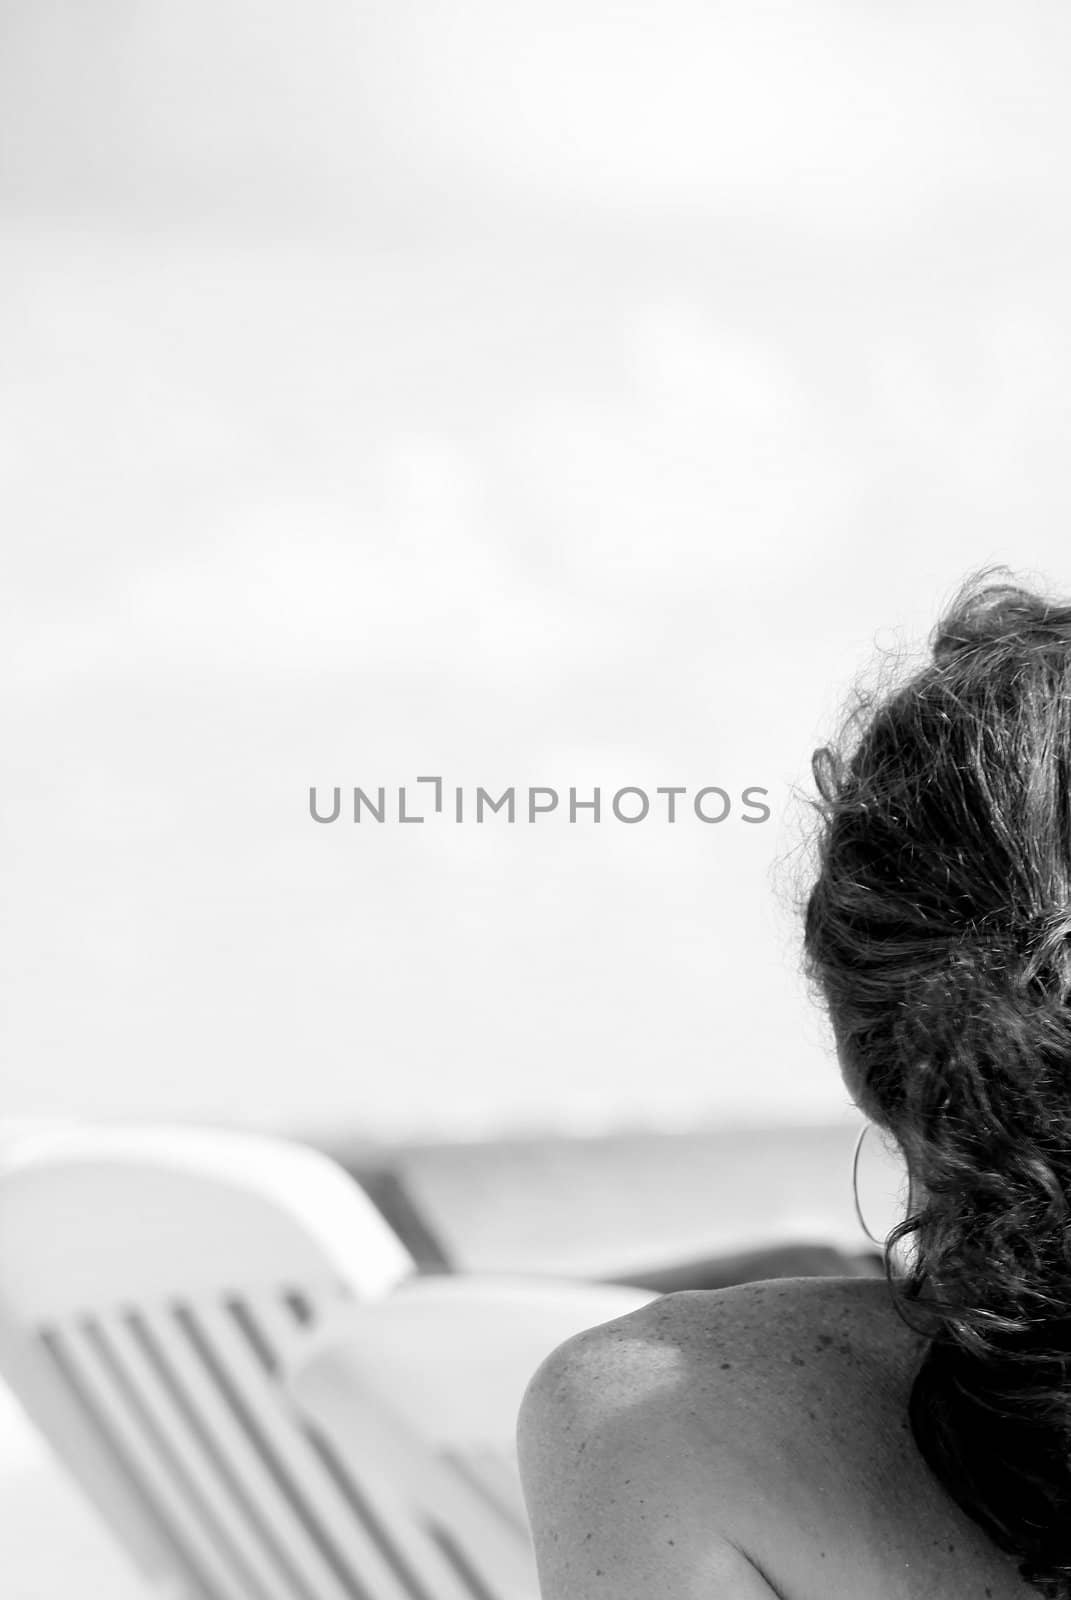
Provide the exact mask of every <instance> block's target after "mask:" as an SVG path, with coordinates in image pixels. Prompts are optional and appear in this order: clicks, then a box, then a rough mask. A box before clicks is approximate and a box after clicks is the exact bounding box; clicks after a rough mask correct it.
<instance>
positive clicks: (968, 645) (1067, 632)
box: [931, 575, 1071, 667]
mask: <svg viewBox="0 0 1071 1600" xmlns="http://www.w3.org/2000/svg"><path fill="white" fill-rule="evenodd" d="M982 576H984V575H982ZM978 585H979V579H978V578H973V579H972V580H971V581H970V583H969V584H968V585H966V586H965V588H964V589H963V590H961V591H960V593H959V595H957V597H956V599H955V600H954V601H953V603H952V605H951V606H950V607H949V608H948V610H947V612H946V613H945V615H944V617H943V618H942V619H941V621H940V622H939V623H938V624H937V627H936V628H935V629H934V632H933V635H932V638H931V648H932V651H933V659H934V661H935V662H936V663H937V665H938V666H939V667H943V666H947V665H948V664H949V662H951V661H955V660H956V659H957V658H958V657H959V656H962V655H964V654H965V653H966V652H968V651H971V650H977V649H980V648H982V647H984V646H987V645H995V644H1000V643H1003V642H1014V643H1015V645H1016V646H1017V647H1021V646H1022V645H1023V644H1025V643H1027V642H1028V641H1029V640H1031V639H1033V640H1035V641H1036V642H1037V643H1038V644H1042V645H1044V644H1054V643H1059V644H1061V645H1065V646H1066V645H1067V644H1069V643H1071V607H1068V606H1056V605H1052V604H1051V603H1050V602H1048V601H1047V600H1046V599H1045V598H1044V597H1043V596H1041V595H1037V594H1033V593H1032V592H1031V591H1030V590H1029V589H1023V588H1020V587H1019V586H1018V585H1017V584H1013V583H990V584H986V585H985V586H984V587H979V586H978Z"/></svg>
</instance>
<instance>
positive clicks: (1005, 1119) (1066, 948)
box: [805, 577, 1071, 1596]
mask: <svg viewBox="0 0 1071 1600" xmlns="http://www.w3.org/2000/svg"><path fill="white" fill-rule="evenodd" d="M814 772H815V781H816V783H817V786H818V790H819V795H820V800H819V810H820V813H821V815H822V831H821V835H820V842H819V868H818V874H817V878H816V881H815V883H814V885H813V888H812V889H811V892H810V895H809V898H808V902H807V908H806V919H805V949H806V956H807V963H808V968H809V971H810V973H811V975H812V976H813V977H814V978H815V979H816V980H817V982H818V984H819V986H820V988H821V990H822V993H823V995H824V997H825V1000H826V1002H827V1004H828V1007H829V1010H830V1014H831V1017H832V1021H833V1025H834V1030H835V1032H836V1035H837V1040H838V1047H839V1050H840V1053H841V1057H842V1061H843V1062H844V1066H845V1072H846V1076H847V1078H848V1080H849V1082H850V1084H851V1086H852V1088H853V1091H854V1092H855V1094H856V1097H857V1099H858V1100H859V1103H860V1104H861V1106H862V1107H863V1109H864V1110H865V1111H866V1112H867V1113H868V1114H869V1115H870V1116H871V1117H872V1118H873V1119H874V1120H875V1121H877V1122H879V1123H880V1124H882V1125H883V1126H884V1127H886V1128H887V1129H888V1130H889V1131H890V1132H891V1133H892V1134H893V1136H894V1137H895V1139H896V1140H897V1142H898V1143H899V1145H900V1147H901V1149H902V1150H903V1152H904V1155H905V1158H906V1160H907V1163H908V1168H909V1171H910V1173H911V1177H912V1185H913V1194H914V1195H916V1196H919V1197H921V1198H919V1199H918V1200H916V1202H915V1203H914V1206H913V1209H912V1212H911V1215H910V1216H909V1217H908V1218H907V1220H906V1221H905V1223H904V1224H903V1225H902V1227H901V1229H899V1230H897V1232H898V1233H899V1234H901V1235H902V1236H908V1235H910V1236H912V1241H913V1260H912V1267H911V1270H910V1272H909V1274H908V1275H907V1277H906V1278H905V1279H904V1280H903V1281H901V1282H899V1283H897V1285H896V1289H897V1293H898V1295H899V1296H900V1299H901V1303H902V1304H903V1305H905V1306H906V1305H908V1304H912V1305H914V1306H917V1307H919V1308H920V1309H924V1310H925V1312H926V1315H927V1317H928V1330H929V1331H930V1332H931V1333H932V1335H933V1339H932V1342H931V1344H930V1346H929V1350H928V1354H927V1357H926V1360H925V1362H924V1364H923V1367H922V1370H921V1371H920V1373H919V1376H918V1379H917V1381H916V1384H915V1390H914V1394H913V1400H912V1422H913V1426H914V1429H915V1434H916V1438H917V1439H918V1442H919V1445H920V1448H921V1449H922V1450H923V1453H924V1454H925V1456H926V1458H927V1459H928V1460H929V1461H930V1463H931V1465H932V1466H933V1467H934V1469H935V1470H936V1471H937V1472H938V1475H939V1476H940V1477H941V1478H942V1479H943V1481H944V1482H945V1483H946V1485H947V1487H948V1488H949V1490H950V1491H951V1492H952V1493H953V1495H954V1496H955V1497H956V1498H957V1500H959V1502H960V1503H961V1504H962V1505H964V1506H965V1508H966V1509H968V1510H969V1511H970V1512H971V1514H972V1515H973V1516H975V1517H976V1519H977V1520H978V1521H979V1522H981V1523H982V1524H983V1526H985V1527H986V1528H987V1529H988V1531H989V1532H990V1533H991V1534H992V1535H993V1536H994V1537H995V1538H996V1539H997V1540H998V1541H999V1542H1000V1543H1001V1544H1002V1545H1004V1546H1005V1548H1007V1549H1009V1550H1013V1551H1014V1552H1015V1553H1016V1554H1018V1555H1019V1556H1020V1558H1021V1559H1022V1560H1023V1562H1024V1571H1026V1573H1027V1574H1028V1576H1030V1577H1031V1578H1032V1579H1033V1580H1034V1581H1035V1582H1037V1583H1038V1584H1039V1587H1041V1588H1042V1589H1043V1592H1047V1593H1050V1594H1052V1595H1060V1596H1063V1595H1067V1596H1071V1207H1069V1203H1068V1197H1069V1196H1071V604H1062V603H1057V602H1054V601H1052V600H1048V599H1046V598H1044V597H1043V596H1041V595H1038V594H1036V593H1033V592H1032V591H1030V590H1029V589H1025V588H1020V587H1015V586H1013V585H1010V584H1004V583H1000V584H997V583H993V582H987V581H986V580H985V578H984V577H983V578H981V579H978V580H975V581H974V582H972V583H971V584H970V585H968V586H967V588H966V589H965V590H964V591H963V592H962V593H961V594H960V596H959V597H958V598H957V600H956V601H955V602H954V604H953V605H952V607H951V608H950V609H949V611H948V612H947V613H946V615H945V616H944V617H943V618H942V620H941V621H940V623H939V624H938V626H937V628H936V630H935V632H934V635H933V641H932V655H931V659H930V660H929V661H928V663H927V664H926V665H925V666H924V667H923V668H922V669H921V670H920V671H919V672H917V674H916V675H915V676H914V677H913V678H912V679H911V680H910V681H909V682H907V683H906V684H904V685H903V686H901V687H900V688H898V689H897V690H895V691H894V692H892V693H890V694H889V695H888V696H886V697H885V698H884V699H883V700H881V701H879V703H877V704H876V705H873V706H870V707H869V708H868V709H867V710H866V712H865V714H859V713H857V714H856V715H855V716H853V718H852V720H851V722H850V724H849V730H848V735H847V737H846V740H845V742H844V746H843V748H841V749H839V750H825V751H822V752H819V754H818V755H817V756H816V758H815V765H814ZM1046 1585H1047V1586H1048V1587H1046Z"/></svg>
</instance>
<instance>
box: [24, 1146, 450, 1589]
mask: <svg viewBox="0 0 1071 1600" xmlns="http://www.w3.org/2000/svg"><path fill="white" fill-rule="evenodd" d="M411 1268H412V1263H411V1260H410V1258H409V1256H408V1255H407V1253H406V1251H405V1250H404V1249H403V1248H402V1246H401V1245H400V1244H399V1242H398V1240H397V1238H396V1237H395V1236H394V1234H393V1233H392V1232H391V1230H389V1229H388V1228H387V1227H386V1225H385V1224H384V1223H383V1221H382V1219H381V1218H380V1217H379V1215H378V1213H377V1212H376V1211H375V1209H374V1208H373V1207H372V1205H371V1203H370V1202H369V1201H368V1200H367V1198H366V1197H365V1196H364V1195H363V1194H362V1193H361V1191H360V1190H359V1188H358V1187H357V1186H356V1185H355V1184H354V1183H353V1182H352V1181H351V1180H350V1179H349V1178H348V1177H347V1176H346V1175H345V1174H344V1173H343V1172H342V1171H341V1169H340V1168H338V1167H336V1166H335V1165H334V1164H333V1163H332V1162H330V1161H328V1160H327V1159H326V1158H324V1157H322V1156H320V1155H319V1154H317V1153H316V1152H314V1151H312V1150H309V1149H306V1148H304V1147H302V1146H299V1145H293V1144H287V1143H283V1142H281V1141H276V1140H267V1139H261V1138H253V1137H246V1136H241V1135H231V1134H224V1133H203V1132H194V1131H186V1130H182V1129H168V1130H159V1131H152V1130H144V1129H142V1130H129V1131H128V1130H103V1129H86V1130H75V1131H72V1130H69V1129H65V1130H63V1131H61V1132H57V1133H55V1134H54V1135H53V1134H48V1133H42V1134H39V1135H38V1134H34V1135H32V1136H29V1135H27V1136H24V1137H20V1138H19V1139H18V1140H17V1141H13V1142H12V1144H11V1146H10V1147H9V1148H8V1150H7V1151H6V1152H5V1159H4V1161H3V1164H2V1166H0V1376H2V1377H3V1378H4V1379H6V1381H7V1382H8V1384H9V1385H10V1387H11V1388H12V1390H13V1391H14V1393H15V1394H16V1396H17V1397H18V1399H19V1401H20V1402H21V1404H22V1406H23V1407H24V1409H25V1410H26V1411H27V1412H28V1413H29V1415H30V1416H31V1418H32V1419H33V1420H34V1422H36V1424H37V1425H38V1427H39V1428H40V1429H41V1431H42V1432H43V1433H44V1434H45V1436H46V1437H47V1438H48V1439H49V1441H50V1442H51V1444H52V1445H53V1447H54V1448H55V1450H56V1451H57V1452H58V1454H59V1455H60V1456H61V1457H62V1459H63V1460H64V1462H65V1463H66V1465H67V1467H68V1468H69V1469H70V1471H71V1472H72V1473H73V1474H74V1476H75V1478H76V1479H77V1481H78V1482H79V1484H80V1485H81V1487H82V1489H83V1490H84V1491H85V1493H86V1494H87V1495H88V1496H89V1497H90V1498H91V1500H92V1501H93V1502H94V1504H95V1505H96V1506H97V1508H98V1510H99V1511H100V1512H101V1513H102V1514H103V1516H104V1517H105V1518H106V1519H107V1521H108V1522H109V1524H110V1525H111V1527H112V1529H113V1531H114V1532H115V1533H116V1534H117V1535H118V1536H119V1537H120V1538H121V1540H122V1541H123V1543H124V1544H125V1545H126V1547H127V1550H128V1552H129V1553H130V1554H131V1555H132V1556H133V1557H134V1558H135V1560H136V1561H137V1563H138V1565H139V1567H140V1568H141V1570H142V1573H143V1574H144V1576H145V1578H146V1579H147V1580H149V1581H150V1582H151V1584H152V1585H153V1586H154V1589H153V1592H159V1591H161V1590H162V1591H166V1592H167V1593H168V1594H174V1595H184V1596H189V1597H191V1600H194V1597H195V1600H355V1597H356V1600H380V1596H383V1597H384V1600H386V1597H390V1600H394V1597H395V1596H396V1595H401V1594H405V1593H406V1592H405V1591H404V1590H401V1589H399V1587H398V1582H397V1576H396V1573H395V1571H394V1569H393V1567H392V1565H391V1561H390V1559H389V1557H388V1556H387V1555H385V1554H384V1553H383V1551H381V1550H379V1549H377V1548H376V1546H375V1544H374V1541H373V1539H372V1538H371V1536H370V1535H368V1534H366V1533H364V1532H363V1531H362V1528H361V1526H360V1525H359V1524H358V1522H357V1521H356V1519H355V1516H354V1511H353V1507H352V1504H351V1498H352V1497H351V1492H350V1488H349V1485H348V1483H347V1482H346V1480H345V1478H344V1476H343V1475H341V1474H340V1473H339V1472H338V1471H337V1470H336V1465H335V1463H334V1461H333V1460H332V1459H331V1457H330V1455H329V1454H328V1452H326V1451H325V1450H324V1449H323V1448H322V1447H321V1446H320V1444H319V1442H318V1441H316V1440H315V1439H314V1438H313V1437H312V1436H311V1434H310V1431H309V1430H308V1429H307V1428H305V1427H304V1426H303V1425H302V1422H301V1420H300V1419H299V1418H298V1417H297V1416H296V1415H295V1412H294V1409H293V1406H292V1404H291V1403H290V1402H289V1401H288V1399H287V1396H286V1395H285V1393H284V1391H283V1390H282V1388H281V1386H280V1383H279V1373H280V1371H281V1368H282V1366H283V1364H284V1363H290V1362H292V1361H293V1359H294V1357H295V1353H296V1351H297V1350H298V1349H299V1348H300V1346H301V1345H302V1342H303V1341H304V1340H306V1339H308V1338H309V1337H310V1335H311V1331H312V1330H313V1329H315V1327H316V1326H317V1325H318V1323H319V1322H320V1321H321V1320H322V1319H323V1318H324V1317H325V1316H326V1315H327V1313H328V1312H329V1311H330V1310H331V1309H334V1308H338V1307H339V1306H340V1305H342V1304H344V1303H345V1302H347V1301H348V1300H352V1299H354V1298H363V1297H371V1296H378V1295H383V1294H385V1293H387V1292H388V1291H389V1290H391V1289H392V1288H393V1287H394V1286H395V1285H396V1284H398V1283H399V1282H401V1281H403V1280H404V1279H405V1278H406V1277H407V1276H408V1275H409V1273H410V1272H411ZM406 1600H411V1597H410V1596H409V1595H408V1594H406ZM428 1600H438V1597H434V1596H432V1597H428Z"/></svg>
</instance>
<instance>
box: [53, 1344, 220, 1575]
mask: <svg viewBox="0 0 1071 1600" xmlns="http://www.w3.org/2000/svg"><path fill="white" fill-rule="evenodd" d="M49 1348H50V1350H51V1351H52V1352H53V1355H54V1356H55V1359H56V1362H57V1365H58V1366H59V1367H61V1368H62V1370H63V1371H64V1372H65V1374H66V1376H67V1380H68V1382H69V1383H70V1384H71V1385H72V1387H73V1388H74V1389H76V1390H77V1392H78V1393H79V1394H80V1395H81V1397H82V1399H83V1402H84V1404H85V1405H86V1407H87V1409H88V1410H89V1411H91V1413H92V1414H93V1415H94V1416H95V1418H96V1419H97V1424H98V1426H99V1427H100V1429H101V1430H102V1431H103V1432H104V1433H105V1434H107V1435H108V1436H109V1437H110V1438H111V1439H112V1440H113V1441H114V1443H115V1447H116V1449H117V1451H118V1452H119V1454H120V1455H121V1456H122V1457H123V1458H124V1459H125V1460H126V1461H127V1462H128V1463H129V1465H130V1468H131V1470H132V1471H133V1473H134V1474H135V1475H136V1477H137V1478H138V1479H140V1481H141V1483H142V1484H143V1486H144V1488H145V1491H146V1493H147V1495H148V1496H149V1498H150V1499H151V1501H152V1503H153V1505H154V1507H155V1508H156V1510H157V1512H158V1515H159V1517H160V1519H161V1520H162V1522H163V1523H164V1525H165V1526H166V1527H167V1529H168V1531H169V1533H170V1535H171V1538H172V1540H173V1542H174V1544H175V1545H176V1547H177V1548H178V1549H179V1550H180V1551H181V1552H182V1555H183V1558H184V1566H185V1569H186V1571H187V1572H188V1573H189V1574H190V1575H191V1582H190V1584H189V1587H190V1589H191V1591H192V1592H193V1593H196V1592H197V1590H196V1589H195V1588H194V1584H196V1585H198V1586H199V1590H200V1594H201V1595H202V1596H203V1597H204V1600H249V1590H248V1587H247V1585H246V1584H245V1582H244V1578H245V1574H244V1573H243V1571H242V1569H241V1566H240V1563H239V1564H237V1565H236V1564H235V1562H234V1560H233V1556H232V1553H231V1551H230V1550H229V1548H228V1546H227V1544H226V1541H225V1538H221V1534H220V1529H219V1527H218V1525H217V1523H216V1521H215V1519H214V1517H213V1513H212V1509H211V1507H210V1506H208V1505H207V1504H206V1502H205V1501H204V1499H203V1497H202V1496H201V1494H200V1493H199V1492H198V1489H197V1487H196V1486H195V1485H191V1484H190V1483H189V1481H187V1480H186V1479H185V1476H184V1474H183V1472H182V1469H181V1466H179V1465H177V1464H176V1461H175V1459H174V1456H173V1454H172V1452H171V1449H170V1446H169V1443H168V1442H167V1441H164V1440H162V1439H161V1438H160V1437H158V1436H157V1434H156V1431H155V1429H154V1426H153V1424H152V1422H151V1420H148V1419H147V1417H146V1414H145V1413H144V1411H143V1410H142V1409H141V1408H140V1406H139V1404H138V1402H137V1400H136V1398H135V1397H134V1395H133V1393H132V1390H131V1387H130V1384H129V1381H128V1379H127V1377H126V1375H125V1374H124V1373H123V1371H122V1367H121V1365H120V1364H119V1362H118V1361H117V1359H116V1358H115V1356H114V1355H113V1353H112V1352H111V1350H110V1348H109V1346H108V1343H107V1340H106V1338H105V1337H104V1335H103V1334H102V1332H101V1330H100V1328H99V1326H98V1325H97V1324H96V1323H94V1322H92V1321H89V1320H87V1321H86V1322H85V1323H83V1324H82V1325H81V1326H78V1327H75V1326H68V1327H66V1328H65V1329H63V1330H61V1331H54V1332H53V1333H52V1334H51V1335H50V1337H49Z"/></svg>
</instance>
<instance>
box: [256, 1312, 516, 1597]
mask: <svg viewBox="0 0 1071 1600" xmlns="http://www.w3.org/2000/svg"><path fill="white" fill-rule="evenodd" d="M308 1309H309V1308H308V1307H306V1308H305V1310H306V1312H307V1311H308ZM312 1309H313V1312H314V1313H315V1308H312ZM232 1316H234V1318H235V1321H236V1323H237V1324H238V1326H239V1328H240V1329H241V1331H242V1333H243V1335H244V1337H245V1338H246V1339H247V1340H248V1341H249V1343H250V1345H251V1347H252V1348H253V1349H254V1350H255V1351H256V1353H257V1355H258V1358H259V1359H260V1361H261V1363H262V1365H263V1368H264V1370H265V1372H266V1373H269V1374H271V1375H272V1376H273V1377H274V1376H276V1375H281V1374H282V1373H284V1372H285V1371H286V1369H287V1367H288V1366H289V1365H291V1364H292V1363H293V1361H294V1359H295V1353H296V1351H295V1346H294V1342H293V1341H294V1318H295V1309H294V1307H293V1306H292V1305H291V1304H290V1303H289V1299H288V1297H286V1296H284V1297H283V1303H282V1304H281V1305H280V1303H279V1301H277V1300H276V1299H274V1298H270V1297H266V1296H263V1295H258V1296H257V1297H255V1299H247V1300H246V1301H245V1302H244V1303H243V1304H242V1306H241V1307H240V1308H239V1307H232ZM298 1320H300V1318H298ZM297 1420H298V1426H299V1427H300V1428H301V1430H302V1433H303V1436H304V1438H305V1439H306V1441H307V1443H308V1447H309V1449H310V1451H311V1452H312V1453H313V1454H314V1455H315V1457H316V1460H317V1467H318V1470H319V1471H321V1472H322V1473H323V1474H325V1475H326V1477H327V1479H328V1480H329V1482H330V1483H331V1484H332V1485H333V1486H334V1488H335V1490H336V1491H337V1493H338V1495H339V1497H340V1498H341V1500H342V1501H343V1503H344V1504H345V1506H346V1507H347V1509H348V1511H349V1514H350V1516H351V1518H352V1520H353V1522H354V1523H355V1525H357V1526H360V1527H362V1528H364V1529H365V1530H366V1532H367V1533H368V1536H369V1538H370V1539H371V1540H372V1541H373V1543H374V1544H375V1545H376V1546H377V1548H378V1549H379V1550H380V1551H381V1553H382V1555H383V1557H384V1559H385V1560H386V1561H387V1563H388V1564H389V1565H390V1566H391V1568H392V1569H393V1570H394V1571H396V1572H397V1573H398V1575H399V1578H400V1580H401V1582H402V1583H403V1585H404V1586H405V1588H406V1592H407V1593H411V1594H412V1595H413V1596H414V1600H416V1597H417V1596H420V1597H423V1596H425V1595H426V1596H427V1597H428V1600H483V1593H484V1591H483V1589H482V1588H474V1587H473V1586H472V1585H471V1584H470V1583H467V1582H465V1581H463V1580H462V1578H461V1577H460V1576H459V1575H458V1571H457V1568H456V1565H455V1564H454V1563H452V1562H451V1561H450V1560H448V1559H447V1558H446V1557H445V1556H444V1553H443V1551H442V1548H441V1546H440V1544H439V1542H438V1540H437V1539H436V1538H435V1537H433V1535H432V1533H431V1532H430V1530H429V1529H428V1528H427V1527H426V1525H425V1523H424V1521H423V1519H422V1517H421V1516H420V1514H419V1508H415V1507H414V1503H413V1502H411V1501H410V1500H409V1499H408V1498H407V1494H406V1486H407V1485H408V1483H409V1481H410V1477H411V1474H410V1475H409V1476H405V1475H403V1476H402V1477H401V1478H399V1479H397V1480H395V1479H394V1478H393V1477H392V1476H391V1475H390V1474H389V1473H385V1472H384V1470H383V1468H384V1465H385V1463H384V1460H383V1457H382V1454H381V1452H380V1451H378V1450H377V1449H376V1448H375V1447H374V1445H373V1442H372V1440H371V1439H369V1441H368V1449H367V1450H366V1452H365V1453H364V1456H363V1457H362V1460H363V1461H365V1462H367V1464H368V1469H369V1472H368V1474H367V1475H361V1476H360V1478H358V1476H357V1475H356V1474H355V1472H354V1469H353V1465H352V1463H349V1462H344V1461H343V1460H342V1459H341V1457H340V1456H339V1455H338V1453H337V1451H335V1450H334V1448H333V1446H332V1445H331V1443H330V1441H329V1440H327V1439H325V1438H324V1437H323V1436H322V1434H320V1433H319V1432H318V1430H317V1429H316V1428H314V1427H312V1426H310V1425H308V1424H307V1423H305V1422H304V1420H303V1419H301V1418H298V1419H297ZM491 1600H505V1597H499V1596H498V1595H493V1596H492V1597H491Z"/></svg>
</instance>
